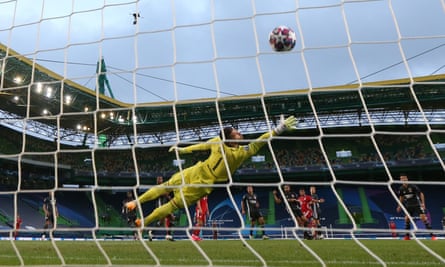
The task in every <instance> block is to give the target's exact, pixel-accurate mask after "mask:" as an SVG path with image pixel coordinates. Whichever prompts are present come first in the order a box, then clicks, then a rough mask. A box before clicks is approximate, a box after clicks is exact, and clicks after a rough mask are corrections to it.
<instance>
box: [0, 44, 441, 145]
mask: <svg viewBox="0 0 445 267" xmlns="http://www.w3.org/2000/svg"><path fill="white" fill-rule="evenodd" d="M0 64H1V65H0V66H1V68H0V70H1V83H0V101H1V102H2V103H3V105H2V108H1V110H2V114H3V116H2V117H3V121H5V119H7V120H8V121H13V122H20V124H19V125H22V124H23V122H22V121H23V120H24V119H30V120H32V122H33V123H34V127H40V128H47V131H48V132H49V135H53V136H57V135H58V136H59V138H60V139H62V140H63V139H65V138H68V139H67V140H68V141H69V140H71V141H73V142H76V141H78V140H79V138H77V139H69V137H70V136H71V137H72V136H76V135H77V136H82V135H84V137H85V138H82V139H83V140H84V141H83V143H84V144H85V142H86V143H89V144H91V143H94V142H96V140H95V138H96V137H95V136H96V134H103V135H104V136H106V137H107V139H108V140H107V141H108V143H109V144H112V143H114V142H116V141H118V142H120V143H121V144H125V143H127V144H128V143H134V142H138V143H162V142H171V141H174V140H176V139H177V137H176V131H175V129H177V128H178V129H181V131H180V135H181V140H187V139H192V138H196V136H199V137H200V138H206V137H208V136H211V135H214V134H215V132H216V131H217V130H218V129H219V123H218V122H221V124H223V125H228V124H230V125H234V126H238V127H244V130H245V131H247V132H256V131H259V130H263V129H264V128H267V127H270V126H268V124H267V122H266V121H271V122H274V121H275V120H276V119H278V118H279V116H280V115H281V114H294V115H296V116H297V117H298V118H300V119H302V120H304V121H305V125H306V126H307V127H308V128H316V127H317V125H321V126H322V127H328V126H329V124H330V123H331V124H332V125H334V126H338V125H339V124H341V123H343V124H347V125H350V126H363V125H369V120H370V119H372V120H376V121H380V122H381V123H384V122H385V120H387V119H388V117H392V121H391V120H388V122H394V118H395V119H396V120H400V122H402V123H405V124H406V123H416V122H419V121H424V118H423V116H422V113H421V112H420V111H421V110H423V111H425V114H429V115H428V117H427V118H426V119H427V120H428V121H430V122H431V121H434V120H436V122H438V123H440V124H442V123H443V122H441V118H438V117H437V116H439V117H443V114H444V106H445V104H444V103H445V102H444V100H445V83H444V81H445V75H435V76H427V77H418V78H414V79H412V80H411V79H400V80H391V81H382V82H373V83H367V84H362V85H360V84H350V85H344V86H335V87H329V88H314V89H312V90H309V89H305V90H292V91H285V92H280V93H273V94H268V95H246V96H241V97H227V98H220V99H198V100H194V101H181V102H176V103H173V102H159V103H144V104H128V103H122V102H120V101H118V100H115V99H112V98H110V97H108V96H106V95H103V94H100V93H99V92H98V91H97V90H92V89H89V88H86V87H84V86H82V85H79V84H77V83H75V82H73V81H70V80H68V79H65V78H64V77H63V76H60V75H58V74H56V73H54V72H52V71H51V70H48V69H46V68H45V67H43V66H41V65H39V64H36V63H35V61H33V60H31V59H29V58H27V57H25V56H23V55H20V54H18V53H17V52H15V51H13V50H12V49H10V48H8V47H5V46H3V45H1V44H0ZM358 89H361V90H358ZM363 103H366V106H364V104H363ZM263 107H264V108H263ZM314 110H315V111H316V115H317V116H315V115H314ZM366 111H368V113H367V112H366ZM367 114H369V117H368V115H367ZM175 115H176V116H175ZM175 118H176V120H175ZM265 118H267V120H266V119H265ZM39 125H40V126H39ZM212 125H213V127H212ZM20 127H21V126H20ZM20 127H19V128H20ZM55 129H56V130H55ZM57 129H59V130H57ZM57 131H59V134H57ZM136 136H137V137H136ZM50 137H51V136H50ZM134 138H141V140H134ZM125 139H126V140H125Z"/></svg>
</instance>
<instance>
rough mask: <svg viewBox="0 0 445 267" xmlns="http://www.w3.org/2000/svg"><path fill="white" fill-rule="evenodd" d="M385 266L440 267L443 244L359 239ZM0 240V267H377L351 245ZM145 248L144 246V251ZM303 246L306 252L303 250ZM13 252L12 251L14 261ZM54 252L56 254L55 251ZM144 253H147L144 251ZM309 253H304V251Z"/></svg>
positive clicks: (347, 242)
mask: <svg viewBox="0 0 445 267" xmlns="http://www.w3.org/2000/svg"><path fill="white" fill-rule="evenodd" d="M360 241H361V242H362V244H363V245H365V246H366V247H367V248H368V249H369V250H370V251H372V253H374V254H375V255H376V256H377V257H378V258H380V259H381V260H382V261H384V262H385V263H386V266H404V267H405V266H417V267H418V266H443V265H445V263H444V262H442V261H441V260H440V259H438V258H437V257H435V256H433V255H432V254H430V253H429V252H428V251H427V250H426V249H425V248H424V247H423V246H422V245H424V246H425V247H427V248H429V249H430V250H431V251H433V252H434V253H436V254H437V255H438V256H439V257H441V258H442V259H443V258H445V241H444V240H437V241H431V240H420V241H419V242H420V243H421V244H422V245H421V244H419V243H417V242H416V241H414V240H411V241H403V240H360ZM247 244H248V245H247V246H245V245H244V244H243V242H242V241H240V240H204V241H202V242H198V243H196V242H194V243H192V242H191V241H188V240H179V241H176V242H169V241H153V242H147V241H98V242H97V243H96V242H94V241H66V240H65V241H53V242H51V241H25V240H19V241H13V242H11V241H0V251H1V253H0V266H20V265H21V264H22V261H23V264H24V265H39V266H48V265H61V264H65V265H72V266H92V265H102V266H108V265H110V264H111V265H119V266H126V265H141V266H142V265H143V266H155V265H158V264H159V265H161V266H178V265H181V266H184V265H189V266H209V265H216V266H264V265H267V266H283V267H285V266H289V267H290V266H292V267H294V266H298V265H301V266H305V267H306V266H322V263H321V261H323V262H324V263H325V264H326V266H382V264H381V263H380V262H379V261H378V260H377V259H376V258H374V257H373V256H371V255H370V254H369V253H368V252H367V251H365V250H364V249H363V248H362V247H361V246H359V245H358V244H357V243H356V242H355V241H353V240H308V241H303V244H301V243H300V242H298V241H297V240H249V241H247ZM145 245H146V246H145ZM306 246H307V247H306ZM14 247H15V248H16V249H17V250H18V252H19V254H20V256H21V260H22V261H21V260H20V258H19V257H18V256H17V253H16V251H15V249H14ZM56 248H57V249H56ZM147 248H148V249H147ZM308 248H309V249H308ZM311 251H312V252H313V253H314V254H313V253H311Z"/></svg>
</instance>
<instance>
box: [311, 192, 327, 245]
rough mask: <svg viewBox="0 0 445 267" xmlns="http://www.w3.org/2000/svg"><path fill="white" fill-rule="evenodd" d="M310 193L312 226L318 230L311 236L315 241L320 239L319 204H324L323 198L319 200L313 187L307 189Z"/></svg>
mask: <svg viewBox="0 0 445 267" xmlns="http://www.w3.org/2000/svg"><path fill="white" fill-rule="evenodd" d="M309 191H310V193H311V198H312V200H311V203H310V204H311V210H312V218H311V220H312V224H313V225H314V227H316V228H318V229H317V230H316V231H314V232H313V233H312V236H313V237H314V238H315V239H320V238H322V234H321V232H320V228H321V224H320V216H321V208H320V203H324V198H320V197H319V196H318V194H317V188H316V187H315V186H311V187H310V188H309Z"/></svg>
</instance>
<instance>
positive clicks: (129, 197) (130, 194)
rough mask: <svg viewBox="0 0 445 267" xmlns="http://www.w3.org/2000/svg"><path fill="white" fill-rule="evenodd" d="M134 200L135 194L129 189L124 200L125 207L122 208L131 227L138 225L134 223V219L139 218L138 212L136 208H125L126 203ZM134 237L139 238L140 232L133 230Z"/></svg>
mask: <svg viewBox="0 0 445 267" xmlns="http://www.w3.org/2000/svg"><path fill="white" fill-rule="evenodd" d="M133 200H134V196H133V192H132V191H128V192H127V194H126V198H125V199H124V200H123V201H122V204H123V208H122V214H123V215H124V216H125V219H126V221H127V223H128V226H130V227H135V226H136V225H135V224H134V221H135V220H136V219H137V214H136V210H132V211H127V210H126V209H125V204H126V203H127V202H130V201H133ZM133 238H134V239H138V233H137V231H134V232H133Z"/></svg>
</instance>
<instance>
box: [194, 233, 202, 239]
mask: <svg viewBox="0 0 445 267" xmlns="http://www.w3.org/2000/svg"><path fill="white" fill-rule="evenodd" d="M192 240H193V241H201V240H202V238H201V237H199V236H198V235H195V234H192Z"/></svg>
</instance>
